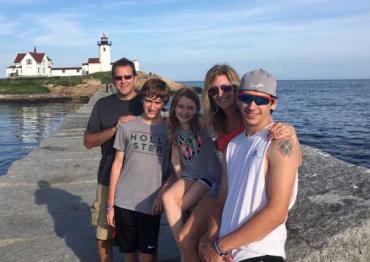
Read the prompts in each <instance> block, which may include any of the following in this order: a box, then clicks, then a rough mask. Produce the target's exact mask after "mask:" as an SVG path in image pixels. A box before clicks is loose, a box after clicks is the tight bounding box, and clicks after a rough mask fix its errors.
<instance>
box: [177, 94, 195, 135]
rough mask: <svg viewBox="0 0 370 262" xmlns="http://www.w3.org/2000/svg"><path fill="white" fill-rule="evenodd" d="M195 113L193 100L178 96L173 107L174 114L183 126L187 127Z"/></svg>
mask: <svg viewBox="0 0 370 262" xmlns="http://www.w3.org/2000/svg"><path fill="white" fill-rule="evenodd" d="M196 113H197V106H196V104H195V102H194V101H193V100H191V99H190V98H187V97H185V96H182V97H180V99H179V101H178V103H177V105H176V107H175V115H176V118H177V120H178V121H179V122H180V125H181V126H182V127H183V128H189V126H190V125H189V123H190V121H191V120H192V119H193V117H194V116H195V115H196Z"/></svg>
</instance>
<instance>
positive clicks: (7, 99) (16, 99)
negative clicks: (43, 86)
mask: <svg viewBox="0 0 370 262" xmlns="http://www.w3.org/2000/svg"><path fill="white" fill-rule="evenodd" d="M89 99H90V96H67V95H54V94H30V95H0V103H8V104H13V103H14V104H29V103H65V102H79V103H87V102H88V101H89Z"/></svg>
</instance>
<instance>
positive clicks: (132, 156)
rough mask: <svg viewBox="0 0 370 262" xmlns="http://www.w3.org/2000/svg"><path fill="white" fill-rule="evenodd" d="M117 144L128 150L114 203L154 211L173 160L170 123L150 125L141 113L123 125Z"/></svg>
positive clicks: (143, 211)
mask: <svg viewBox="0 0 370 262" xmlns="http://www.w3.org/2000/svg"><path fill="white" fill-rule="evenodd" d="M114 148H116V149H117V150H120V151H123V152H124V154H125V159H124V162H123V168H122V170H121V175H120V177H119V179H118V182H117V187H116V193H115V200H114V204H115V205H116V206H118V207H121V208H125V209H129V210H134V211H137V212H141V213H145V214H151V209H152V205H153V202H154V199H155V197H156V196H157V193H158V190H159V188H160V187H161V185H162V181H163V180H164V179H165V177H164V175H163V174H165V172H166V171H167V168H168V166H169V163H170V161H169V159H170V157H169V154H170V152H169V150H168V148H169V147H168V144H167V128H166V126H165V125H164V123H163V122H161V123H160V124H158V125H150V124H147V123H145V122H144V120H143V118H142V117H141V116H140V117H137V118H136V119H135V120H133V121H131V122H128V123H126V124H124V125H122V126H120V127H119V129H118V131H117V134H116V139H115V141H114Z"/></svg>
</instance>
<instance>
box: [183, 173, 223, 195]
mask: <svg viewBox="0 0 370 262" xmlns="http://www.w3.org/2000/svg"><path fill="white" fill-rule="evenodd" d="M181 178H182V179H187V180H191V181H193V182H197V181H200V182H201V183H203V184H204V185H205V186H206V187H207V188H208V189H209V190H208V192H207V194H206V196H209V197H212V198H217V195H218V191H219V186H218V185H216V184H214V183H212V181H211V180H209V179H208V178H206V177H191V176H182V177H181Z"/></svg>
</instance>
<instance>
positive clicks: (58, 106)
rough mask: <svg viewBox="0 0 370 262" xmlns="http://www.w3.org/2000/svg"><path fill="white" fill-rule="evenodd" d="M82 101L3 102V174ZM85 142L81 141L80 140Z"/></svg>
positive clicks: (0, 157) (0, 106)
mask: <svg viewBox="0 0 370 262" xmlns="http://www.w3.org/2000/svg"><path fill="white" fill-rule="evenodd" d="M80 106H81V104H76V103H49V104H44V103H41V104H7V103H5V104H2V103H1V104H0V176H1V175H4V174H6V171H7V170H8V168H9V167H10V165H11V164H12V163H13V162H14V161H16V160H18V159H22V158H24V157H25V156H26V155H27V154H28V153H29V152H30V151H31V150H32V149H34V148H36V147H37V146H38V145H39V143H40V141H41V140H42V139H43V138H45V137H48V136H50V135H52V134H53V133H54V132H55V130H56V129H57V128H58V127H59V126H60V125H61V124H62V122H63V119H64V117H65V115H66V114H68V113H70V112H73V111H74V110H76V109H78V108H79V107H80ZM81 143H82V142H81Z"/></svg>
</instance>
